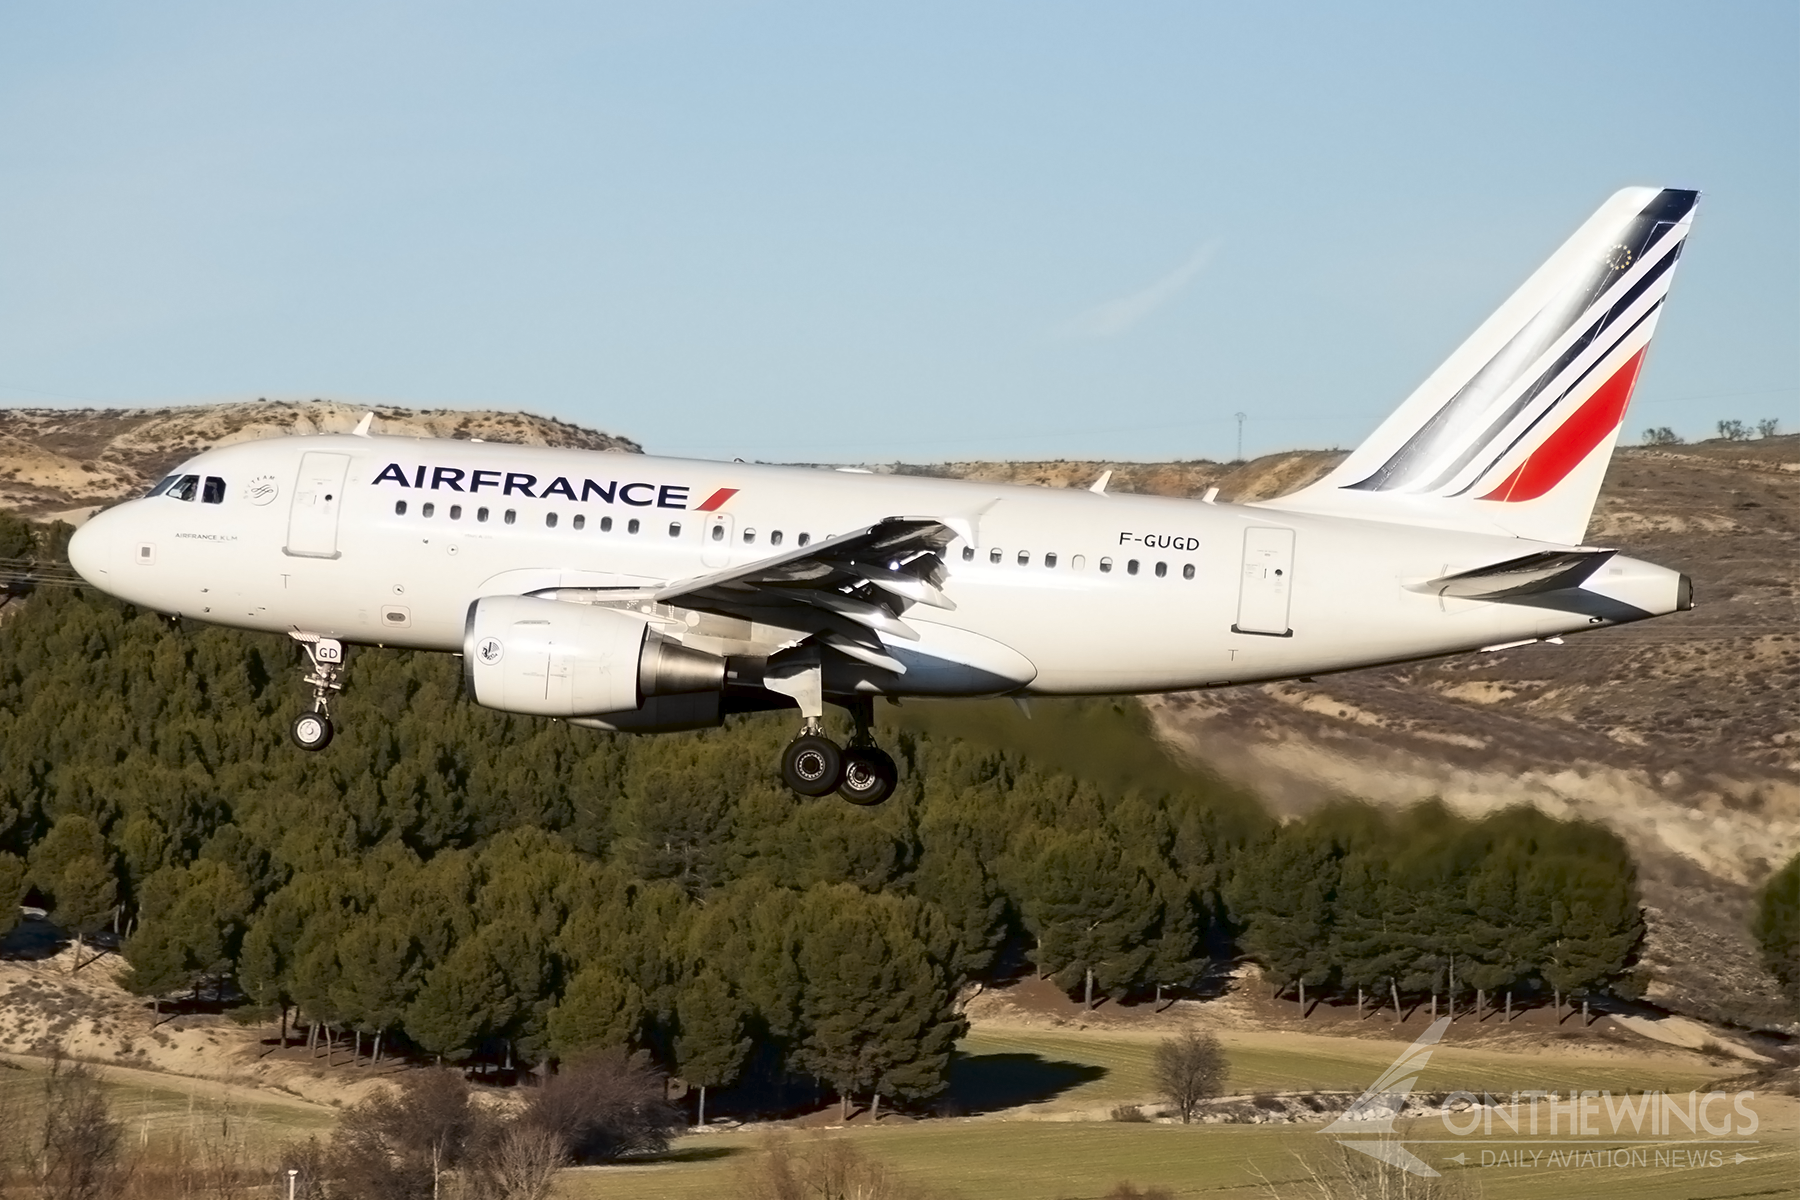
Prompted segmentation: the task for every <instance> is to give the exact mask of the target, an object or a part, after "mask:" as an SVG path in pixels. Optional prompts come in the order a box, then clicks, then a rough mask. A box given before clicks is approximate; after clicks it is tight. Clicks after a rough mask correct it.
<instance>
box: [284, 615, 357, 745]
mask: <svg viewBox="0 0 1800 1200" xmlns="http://www.w3.org/2000/svg"><path fill="white" fill-rule="evenodd" d="M288 636H289V637H291V638H293V639H294V640H295V641H297V642H299V643H300V644H301V645H302V646H304V647H306V654H307V657H308V658H310V659H312V674H310V675H308V676H307V677H306V680H305V681H306V682H307V683H308V684H310V685H311V686H312V690H313V706H312V709H311V710H310V711H308V712H303V713H301V714H300V715H299V716H297V717H295V718H294V723H293V724H292V725H291V726H289V727H288V732H289V733H291V734H292V735H293V738H294V744H295V745H296V746H298V747H300V748H301V749H302V750H323V749H324V748H325V747H327V746H329V745H330V744H331V738H332V735H333V734H334V733H335V732H336V729H335V727H334V726H333V725H332V723H331V716H330V706H331V693H333V692H341V691H343V690H344V684H343V677H344V645H343V643H342V642H340V641H338V640H337V639H336V638H325V637H320V636H319V635H318V634H316V633H290V634H289V635H288Z"/></svg>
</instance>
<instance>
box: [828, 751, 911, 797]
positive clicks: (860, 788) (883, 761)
mask: <svg viewBox="0 0 1800 1200" xmlns="http://www.w3.org/2000/svg"><path fill="white" fill-rule="evenodd" d="M899 781H900V768H899V767H897V766H895V765H894V758H893V755H891V754H889V753H888V752H887V751H886V750H883V749H882V748H881V747H880V746H852V747H850V748H849V749H848V750H846V751H844V781H843V782H842V783H841V784H839V785H838V795H840V796H842V797H843V798H844V799H846V800H848V801H849V802H850V803H852V804H861V805H864V806H865V807H866V806H869V805H874V804H880V803H881V802H882V801H883V800H886V799H887V798H888V797H889V796H891V795H893V794H894V785H895V784H896V783H898V782H899Z"/></svg>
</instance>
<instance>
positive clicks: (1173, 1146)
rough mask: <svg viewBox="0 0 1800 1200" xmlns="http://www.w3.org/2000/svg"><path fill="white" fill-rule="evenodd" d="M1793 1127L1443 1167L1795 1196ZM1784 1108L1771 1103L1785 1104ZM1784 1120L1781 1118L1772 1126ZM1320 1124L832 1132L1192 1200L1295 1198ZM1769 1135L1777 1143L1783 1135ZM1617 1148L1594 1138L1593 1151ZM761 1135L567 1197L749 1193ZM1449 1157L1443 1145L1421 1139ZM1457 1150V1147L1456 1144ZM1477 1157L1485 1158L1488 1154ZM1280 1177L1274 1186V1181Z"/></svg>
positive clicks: (992, 1178)
mask: <svg viewBox="0 0 1800 1200" xmlns="http://www.w3.org/2000/svg"><path fill="white" fill-rule="evenodd" d="M1784 1105H1785V1115H1784V1117H1783V1119H1782V1120H1781V1121H1780V1122H1779V1124H1780V1125H1781V1128H1780V1129H1778V1130H1771V1129H1769V1128H1767V1127H1765V1129H1764V1130H1763V1131H1762V1133H1761V1135H1760V1136H1762V1137H1763V1139H1764V1144H1763V1145H1761V1146H1757V1147H1746V1148H1745V1149H1747V1150H1749V1151H1750V1154H1749V1155H1748V1156H1747V1157H1748V1161H1746V1162H1743V1163H1729V1160H1730V1158H1731V1154H1729V1153H1728V1154H1726V1155H1725V1156H1724V1157H1725V1159H1726V1161H1727V1163H1728V1164H1729V1165H1722V1166H1719V1167H1716V1168H1678V1167H1660V1168H1659V1167H1655V1166H1646V1167H1643V1168H1629V1169H1627V1168H1618V1167H1606V1166H1589V1167H1569V1168H1560V1167H1551V1166H1549V1165H1544V1166H1540V1167H1538V1168H1532V1169H1508V1168H1501V1167H1498V1166H1492V1167H1486V1168H1483V1167H1480V1166H1478V1165H1472V1166H1470V1167H1467V1168H1461V1169H1459V1168H1457V1167H1455V1166H1454V1165H1453V1164H1450V1163H1443V1165H1444V1167H1445V1168H1446V1175H1447V1176H1448V1177H1449V1178H1451V1179H1453V1180H1456V1181H1459V1182H1466V1183H1467V1184H1469V1185H1470V1190H1471V1192H1472V1193H1473V1194H1475V1195H1479V1196H1483V1197H1486V1198H1487V1200H1511V1198H1515V1197H1516V1198H1519V1200H1525V1198H1528V1197H1529V1198H1531V1200H1544V1198H1545V1197H1562V1196H1581V1197H1582V1198H1583V1200H1612V1198H1615V1197H1616V1198H1618V1200H1702V1198H1711V1197H1721V1198H1722V1197H1731V1196H1792V1195H1794V1194H1795V1189H1796V1181H1797V1180H1800V1153H1797V1152H1796V1148H1795V1144H1794V1137H1795V1131H1796V1119H1795V1118H1796V1107H1797V1106H1796V1105H1795V1104H1794V1103H1793V1102H1792V1101H1786V1102H1784ZM1773 1107H1774V1106H1771V1108H1773ZM1776 1123H1777V1122H1775V1121H1770V1122H1769V1125H1775V1124H1776ZM1316 1129H1317V1127H1316V1126H1254V1125H1248V1126H1246V1125H1193V1126H1180V1125H1122V1124H1113V1123H1109V1122H1075V1123H1070V1122H1046V1121H992V1120H986V1121H972V1120H971V1121H928V1122H920V1123H918V1124H913V1125H896V1126H893V1127H891V1128H882V1129H872V1130H866V1131H862V1132H857V1133H851V1132H848V1131H845V1132H842V1133H836V1134H828V1135H821V1136H839V1137H849V1138H853V1139H855V1142H856V1144H857V1145H858V1146H859V1147H861V1148H862V1149H864V1150H865V1151H866V1152H867V1153H868V1154H869V1155H871V1156H873V1157H877V1158H880V1159H882V1160H884V1161H886V1162H888V1163H890V1164H892V1165H893V1166H894V1167H895V1168H897V1169H898V1170H899V1171H900V1172H902V1173H903V1175H904V1177H905V1178H906V1179H907V1180H908V1181H910V1182H913V1183H917V1184H922V1185H925V1186H927V1187H929V1188H931V1189H933V1190H935V1191H940V1192H942V1193H943V1194H945V1195H947V1196H959V1197H966V1198H968V1200H975V1198H977V1197H979V1198H980V1200H1086V1198H1089V1197H1093V1198H1098V1197H1101V1196H1103V1195H1104V1194H1105V1193H1106V1192H1107V1191H1108V1190H1109V1189H1111V1188H1112V1187H1114V1186H1115V1185H1116V1184H1118V1183H1120V1182H1121V1181H1130V1182H1132V1183H1134V1184H1136V1185H1137V1186H1138V1187H1140V1188H1142V1187H1146V1186H1151V1185H1156V1186H1161V1187H1165V1188H1167V1189H1169V1190H1170V1191H1171V1192H1173V1193H1174V1194H1175V1195H1177V1196H1182V1197H1208V1198H1209V1200H1210V1198H1214V1197H1217V1198H1219V1200H1250V1198H1252V1197H1258V1198H1265V1200H1266V1197H1268V1196H1270V1195H1271V1194H1272V1195H1276V1196H1283V1197H1285V1196H1291V1195H1294V1194H1296V1192H1297V1191H1298V1184H1299V1182H1300V1180H1301V1178H1302V1166H1301V1160H1302V1159H1310V1160H1312V1161H1315V1162H1319V1163H1322V1164H1324V1165H1325V1166H1326V1167H1327V1168H1329V1166H1330V1164H1331V1163H1332V1161H1333V1158H1334V1151H1333V1148H1332V1146H1331V1144H1330V1140H1329V1139H1327V1138H1323V1137H1320V1136H1319V1135H1318V1133H1317V1132H1316ZM1771 1137H1773V1138H1774V1139H1778V1140H1774V1141H1771ZM1606 1145H1608V1143H1602V1142H1600V1141H1599V1140H1597V1139H1595V1140H1594V1148H1596V1149H1602V1148H1604V1147H1605V1146H1606ZM758 1146H759V1139H758V1138H757V1136H755V1135H752V1134H744V1133H738V1134H711V1135H707V1136H706V1137H704V1138H700V1137H691V1138H685V1139H683V1140H682V1142H681V1143H680V1144H679V1150H678V1153H686V1154H691V1155H696V1156H703V1157H700V1159H699V1160H698V1161H690V1162H685V1163H672V1164H669V1165H660V1166H643V1167H624V1168H619V1167H612V1168H594V1169H584V1170H577V1171H570V1172H567V1173H566V1174H565V1175H564V1177H563V1181H562V1186H561V1187H560V1188H559V1189H558V1192H557V1197H558V1200H601V1198H602V1197H612V1196H631V1197H639V1198H641V1200H700V1198H701V1197H713V1196H720V1195H738V1194H742V1191H743V1185H742V1180H743V1178H744V1176H745V1175H746V1174H747V1173H749V1172H751V1171H752V1170H753V1169H754V1159H755V1156H756V1153H757V1148H758ZM1413 1149H1414V1150H1416V1151H1422V1152H1424V1153H1425V1154H1426V1156H1427V1157H1428V1158H1433V1159H1437V1160H1438V1161H1440V1162H1441V1161H1442V1157H1441V1156H1440V1155H1438V1154H1435V1153H1433V1152H1432V1151H1433V1150H1434V1149H1435V1148H1431V1147H1423V1146H1420V1145H1419V1144H1416V1143H1415V1144H1414V1145H1413ZM1446 1153H1447V1151H1446ZM1476 1161H1478V1159H1477V1160H1476ZM1265 1179H1266V1180H1267V1181H1269V1183H1270V1184H1272V1185H1274V1190H1273V1191H1272V1192H1271V1191H1270V1190H1268V1189H1265V1187H1264V1185H1263V1182H1262V1181H1263V1180H1265Z"/></svg>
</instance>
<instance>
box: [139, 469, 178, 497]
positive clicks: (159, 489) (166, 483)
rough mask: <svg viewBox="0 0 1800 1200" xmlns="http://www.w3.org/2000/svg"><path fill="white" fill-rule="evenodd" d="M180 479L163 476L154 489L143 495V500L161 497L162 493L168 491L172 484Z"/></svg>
mask: <svg viewBox="0 0 1800 1200" xmlns="http://www.w3.org/2000/svg"><path fill="white" fill-rule="evenodd" d="M180 478H181V476H179V475H164V476H163V477H162V482H161V483H158V484H157V485H156V486H155V487H153V488H151V489H150V490H149V491H147V492H145V493H144V499H146V500H148V499H150V498H151V497H153V496H160V495H162V494H163V493H164V492H166V491H168V490H169V488H170V487H171V486H173V484H174V483H175V481H176V480H177V479H180Z"/></svg>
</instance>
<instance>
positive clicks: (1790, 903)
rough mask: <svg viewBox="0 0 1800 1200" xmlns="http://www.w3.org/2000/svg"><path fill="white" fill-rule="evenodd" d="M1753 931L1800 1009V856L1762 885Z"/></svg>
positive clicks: (1773, 970) (1767, 962) (1767, 960)
mask: <svg viewBox="0 0 1800 1200" xmlns="http://www.w3.org/2000/svg"><path fill="white" fill-rule="evenodd" d="M1750 931H1751V934H1752V935H1753V936H1754V937H1755V938H1756V943H1757V945H1758V946H1759V947H1761V949H1762V960H1763V965H1764V966H1765V967H1767V968H1768V970H1769V973H1770V974H1771V975H1773V976H1775V979H1776V981H1777V982H1778V983H1780V985H1781V990H1782V993H1783V994H1784V995H1786V996H1787V999H1788V1003H1789V1004H1792V1005H1793V1006H1794V1007H1795V1008H1796V1009H1797V1010H1800V854H1797V855H1795V856H1794V857H1793V858H1790V859H1789V860H1788V862H1787V865H1786V866H1785V867H1782V868H1781V869H1780V870H1779V871H1777V872H1775V873H1774V874H1773V875H1771V876H1769V880H1768V882H1767V883H1765V884H1763V889H1762V894H1761V895H1760V896H1759V897H1757V904H1756V911H1755V912H1754V913H1753V914H1752V916H1751V919H1750Z"/></svg>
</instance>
